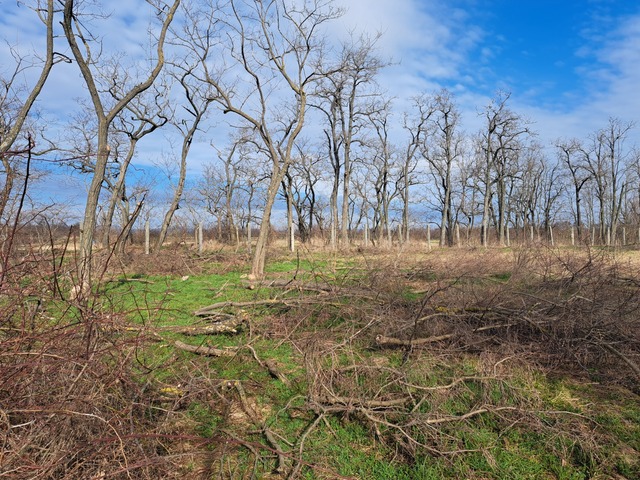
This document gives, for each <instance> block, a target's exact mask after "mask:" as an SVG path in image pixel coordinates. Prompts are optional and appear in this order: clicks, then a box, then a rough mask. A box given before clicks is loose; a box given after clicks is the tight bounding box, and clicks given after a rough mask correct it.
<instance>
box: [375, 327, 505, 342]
mask: <svg viewBox="0 0 640 480" xmlns="http://www.w3.org/2000/svg"><path fill="white" fill-rule="evenodd" d="M514 325H516V324H515V323H500V324H496V325H487V326H485V327H480V328H475V329H474V330H473V333H475V332H484V331H486V330H492V329H495V328H507V327H512V326H514ZM458 336H460V334H459V333H447V334H445V335H436V336H434V337H425V338H414V339H410V340H403V339H401V338H395V337H387V336H385V335H377V336H376V345H378V346H379V347H414V346H416V345H425V344H427V343H436V342H441V341H443V340H450V339H451V338H454V337H458Z"/></svg>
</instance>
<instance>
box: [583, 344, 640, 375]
mask: <svg viewBox="0 0 640 480" xmlns="http://www.w3.org/2000/svg"><path fill="white" fill-rule="evenodd" d="M592 343H594V345H597V346H599V347H602V348H604V349H605V350H607V351H608V352H609V353H612V354H614V355H615V356H616V357H618V358H619V359H620V360H622V361H623V362H624V363H626V364H627V365H628V366H629V368H631V370H633V373H635V375H636V377H638V379H640V366H639V365H638V364H637V363H636V362H634V361H633V360H631V359H630V358H629V357H627V356H626V355H625V354H624V353H622V352H621V351H620V350H618V349H617V348H614V347H613V346H611V345H610V344H608V343H597V342H592Z"/></svg>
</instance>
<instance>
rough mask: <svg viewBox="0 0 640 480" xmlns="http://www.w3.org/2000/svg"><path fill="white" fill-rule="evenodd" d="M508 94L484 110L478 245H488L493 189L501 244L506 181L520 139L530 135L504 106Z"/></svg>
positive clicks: (504, 233) (525, 126) (503, 229)
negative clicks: (480, 228) (479, 235)
mask: <svg viewBox="0 0 640 480" xmlns="http://www.w3.org/2000/svg"><path fill="white" fill-rule="evenodd" d="M510 96H511V95H510V94H508V93H503V92H500V93H498V94H497V95H496V97H495V98H494V99H493V100H492V101H491V103H490V104H489V105H487V106H486V107H485V110H484V112H483V116H484V118H485V120H486V122H485V127H484V129H483V130H482V131H481V132H480V137H479V140H480V145H479V147H480V152H479V153H480V154H481V156H482V160H483V161H482V169H481V179H480V181H481V183H482V185H483V189H484V191H483V209H482V231H481V243H482V245H483V246H485V247H486V246H487V245H488V229H489V217H490V213H491V207H492V198H493V195H494V185H495V186H496V191H495V194H496V197H497V202H496V203H497V208H498V218H497V219H496V221H495V224H496V229H497V231H498V241H499V242H500V244H504V242H505V235H506V221H507V215H506V213H507V212H506V201H507V195H506V192H507V191H506V178H507V176H508V175H513V172H511V171H510V167H511V166H512V165H514V164H515V163H516V160H517V156H518V155H519V152H520V150H521V149H522V143H521V141H520V137H522V136H523V135H525V134H529V133H530V131H529V129H528V127H527V125H526V122H525V121H524V120H523V119H522V117H520V116H519V115H517V114H516V113H514V112H512V111H511V110H510V109H509V108H508V107H507V102H508V100H509V97H510Z"/></svg>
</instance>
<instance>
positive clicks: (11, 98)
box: [0, 0, 67, 219]
mask: <svg viewBox="0 0 640 480" xmlns="http://www.w3.org/2000/svg"><path fill="white" fill-rule="evenodd" d="M54 5H55V2H54V1H53V0H48V1H46V2H44V1H40V0H39V1H37V2H35V3H34V5H33V6H32V8H33V10H34V11H35V12H36V14H37V15H38V18H39V20H40V21H41V22H42V23H43V24H44V26H45V29H46V51H45V53H44V56H43V57H42V65H41V67H39V68H40V75H39V76H38V79H37V80H36V81H35V83H34V85H33V86H27V85H23V84H20V81H21V79H22V78H23V76H24V75H25V73H26V71H27V70H28V69H29V68H31V67H32V66H33V65H34V62H32V61H30V60H29V59H27V58H25V57H24V56H23V55H22V54H21V53H19V52H18V51H16V50H15V49H13V48H12V49H11V54H12V56H13V59H14V61H15V62H14V67H13V70H12V71H11V73H10V74H9V75H8V76H7V77H0V161H1V162H2V169H3V171H4V172H3V173H4V178H5V180H4V185H3V186H2V190H1V191H0V219H2V218H3V217H4V213H5V208H6V207H7V203H8V202H9V198H10V197H11V192H12V191H13V189H14V181H15V178H16V174H17V172H16V171H15V168H16V166H15V164H14V161H13V160H15V159H16V158H17V157H19V155H16V154H18V153H20V151H24V152H26V151H27V150H30V149H31V148H32V146H31V145H27V147H26V149H22V148H18V149H14V146H15V144H16V141H17V139H18V137H19V136H20V134H21V133H22V132H23V129H24V126H25V122H26V121H27V118H28V116H29V112H30V111H31V109H32V107H33V105H34V103H35V101H36V99H37V98H38V96H39V95H40V92H42V89H43V87H44V85H45V83H46V81H47V78H48V77H49V73H50V72H51V69H52V68H53V65H54V64H56V63H57V62H59V61H66V60H67V59H66V57H64V56H61V55H59V54H57V53H56V52H55V51H54V32H53V27H54V19H55V14H56V10H55V8H54ZM37 62H38V61H35V63H36V64H37ZM23 96H24V98H23ZM27 143H29V142H27ZM14 150H15V151H14ZM24 152H23V153H24Z"/></svg>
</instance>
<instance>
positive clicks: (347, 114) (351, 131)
mask: <svg viewBox="0 0 640 480" xmlns="http://www.w3.org/2000/svg"><path fill="white" fill-rule="evenodd" d="M378 38H379V37H376V38H374V39H371V38H366V37H360V38H359V39H358V40H357V41H356V40H354V39H353V38H351V41H350V43H348V44H344V45H343V47H342V53H341V58H340V62H339V63H338V66H337V68H336V69H335V72H334V73H332V74H331V75H329V76H327V77H326V79H325V80H324V81H323V82H322V84H321V85H320V86H319V88H318V89H317V91H316V96H317V97H318V98H319V100H320V102H317V103H315V104H314V106H315V107H317V108H318V109H319V110H320V111H322V112H323V114H324V117H325V121H326V128H325V130H324V133H325V137H326V140H327V149H328V154H329V159H330V162H331V167H332V170H333V182H332V189H331V197H330V204H331V245H332V246H333V247H335V246H336V243H337V242H336V240H337V232H338V224H339V218H338V195H339V190H340V183H341V182H342V206H341V209H340V210H341V218H342V222H341V224H340V241H341V243H342V244H343V245H347V244H348V243H349V222H348V215H349V195H350V188H351V174H352V171H353V165H352V151H353V148H354V146H355V144H356V143H357V142H360V141H362V138H360V137H359V135H360V133H361V132H362V131H363V129H365V127H366V125H367V122H368V120H367V118H368V117H369V116H370V115H373V114H374V113H375V112H377V111H380V109H381V108H382V107H383V105H382V104H380V102H379V101H378V95H379V92H378V91H377V84H376V83H375V77H376V75H377V74H378V72H379V71H380V70H381V69H382V68H383V67H384V66H385V63H384V62H383V61H382V60H381V59H380V58H378V57H377V56H376V55H375V45H376V41H377V39H378Z"/></svg>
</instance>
